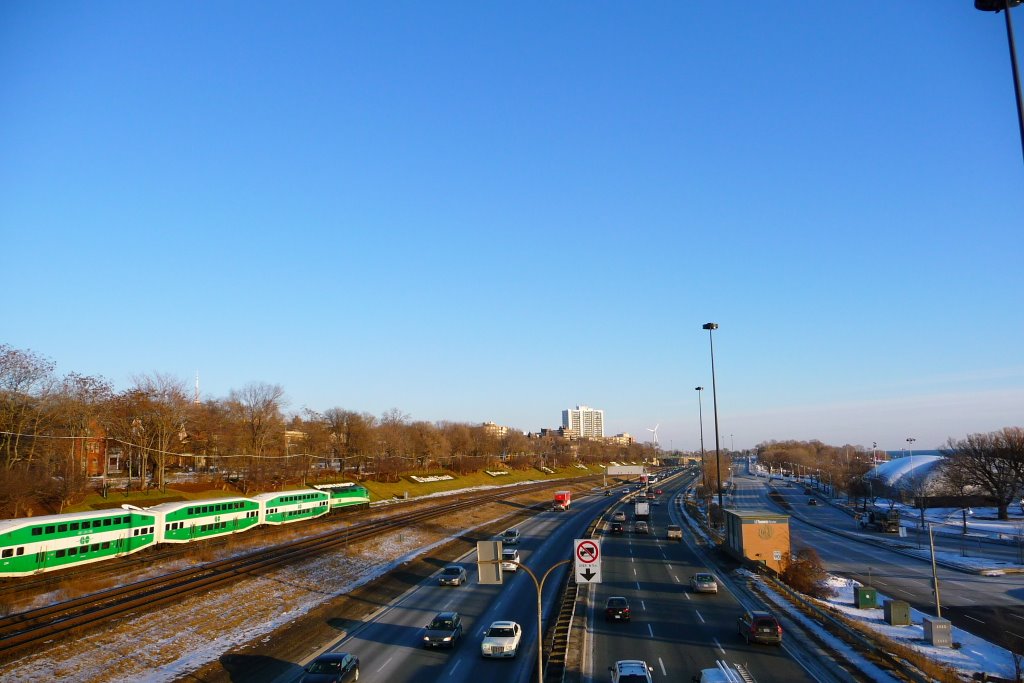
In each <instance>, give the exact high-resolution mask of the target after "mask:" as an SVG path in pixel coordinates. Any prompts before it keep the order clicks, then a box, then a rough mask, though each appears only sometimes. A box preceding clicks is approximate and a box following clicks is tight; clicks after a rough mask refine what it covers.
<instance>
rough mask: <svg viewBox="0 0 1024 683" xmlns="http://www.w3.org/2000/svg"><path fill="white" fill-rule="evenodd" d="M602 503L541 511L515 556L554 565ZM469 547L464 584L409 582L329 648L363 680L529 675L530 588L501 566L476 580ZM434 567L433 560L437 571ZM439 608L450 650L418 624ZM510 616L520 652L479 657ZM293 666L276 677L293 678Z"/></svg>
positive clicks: (553, 595)
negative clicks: (449, 618)
mask: <svg viewBox="0 0 1024 683" xmlns="http://www.w3.org/2000/svg"><path fill="white" fill-rule="evenodd" d="M608 503H609V499H608V498H606V497H605V496H603V495H595V496H585V497H581V498H579V499H577V500H575V501H574V502H573V504H572V509H571V510H569V511H567V512H543V513H541V514H539V515H537V516H536V517H534V518H532V519H531V520H530V521H528V522H525V523H523V524H519V525H518V528H519V529H521V530H522V537H521V541H520V544H519V546H518V548H519V550H520V560H521V562H522V563H524V564H525V565H527V566H528V567H529V568H530V569H532V570H533V571H534V572H535V573H536V574H537V575H538V577H539V576H542V575H543V574H544V572H546V571H547V569H548V568H550V567H551V566H552V565H554V564H555V563H557V562H559V561H562V560H568V559H569V558H570V557H571V555H572V550H573V539H575V538H577V537H581V536H582V534H583V533H584V532H585V530H586V528H587V526H588V524H589V523H590V522H591V521H592V520H593V519H594V517H595V516H596V515H598V514H600V511H601V510H602V509H604V508H605V507H606V506H607V505H608ZM475 561H476V555H475V553H473V554H471V555H469V556H467V557H465V558H462V560H461V562H460V564H462V565H463V566H464V567H465V568H466V570H467V573H468V576H469V582H468V583H467V584H465V585H463V586H459V587H453V586H439V585H438V584H437V579H436V577H434V578H433V579H432V580H429V581H428V582H426V583H424V584H422V585H418V586H413V587H411V588H410V590H409V591H407V592H406V593H405V594H404V595H402V596H401V597H400V598H399V599H398V600H396V601H395V602H394V603H393V604H391V605H388V606H384V607H383V609H382V610H381V611H380V612H379V613H378V614H377V615H376V617H375V618H374V619H373V620H371V621H368V622H367V623H365V624H363V625H362V626H360V627H359V628H357V629H355V630H354V631H353V632H352V633H351V634H350V635H349V636H348V637H346V638H345V639H344V640H342V641H340V642H339V643H338V644H337V645H336V646H335V648H334V649H335V650H340V651H349V652H352V653H354V654H356V655H358V656H359V659H360V669H361V673H362V676H365V677H366V678H365V679H364V680H371V681H381V680H386V681H389V682H391V683H411V682H413V681H422V682H424V683H427V682H430V683H434V682H435V681H445V682H446V683H449V682H450V683H462V682H469V681H494V682H498V681H501V682H502V683H504V682H505V681H509V682H512V681H529V680H530V677H531V676H532V675H533V674H534V672H535V671H536V668H537V658H536V657H537V655H536V653H537V650H536V647H537V625H536V624H537V609H536V605H537V591H536V588H535V584H534V583H533V581H532V580H531V579H530V577H529V576H526V572H525V571H522V570H520V571H518V572H515V573H509V572H505V583H504V584H503V585H500V586H494V585H484V586H482V585H479V583H478V576H477V570H476V565H475ZM440 569H441V565H439V566H438V570H440ZM567 571H569V567H568V566H563V567H561V568H559V569H556V570H555V571H554V572H553V573H552V575H551V577H550V578H549V579H548V580H547V582H546V583H545V590H544V598H543V603H544V607H545V610H546V611H545V620H546V619H547V613H548V611H549V610H553V609H556V608H557V600H556V599H557V596H558V594H559V591H560V589H561V584H562V582H563V581H564V579H565V575H566V574H565V573H566V572H567ZM442 611H455V612H458V613H459V614H460V615H461V617H462V620H463V628H464V631H463V636H462V639H461V642H459V643H458V644H457V645H456V646H455V647H454V648H453V649H451V650H426V649H424V647H423V645H422V637H423V627H424V626H425V625H426V624H427V623H428V622H429V621H430V620H431V619H432V618H433V617H434V615H435V614H437V613H438V612H442ZM506 620H510V621H515V622H518V623H519V624H520V625H521V626H522V629H523V639H522V643H521V645H520V652H519V655H518V656H517V657H516V658H514V659H484V658H482V657H481V656H480V641H481V640H482V639H483V632H484V630H485V629H486V628H487V627H488V626H489V625H490V624H491V622H494V621H506ZM299 676H300V672H299V670H298V667H296V668H295V669H294V670H293V671H292V672H291V673H290V674H289V675H288V676H286V677H283V678H281V679H279V680H280V681H282V683H283V682H284V681H295V680H298V678H299Z"/></svg>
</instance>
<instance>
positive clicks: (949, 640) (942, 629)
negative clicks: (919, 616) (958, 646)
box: [924, 617, 953, 647]
mask: <svg viewBox="0 0 1024 683" xmlns="http://www.w3.org/2000/svg"><path fill="white" fill-rule="evenodd" d="M924 640H925V642H926V643H930V644H931V645H934V646H935V647H953V627H952V626H951V625H950V623H949V619H942V618H941V617H925V618H924Z"/></svg>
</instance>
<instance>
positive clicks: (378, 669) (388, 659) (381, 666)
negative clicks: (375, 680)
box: [377, 657, 394, 671]
mask: <svg viewBox="0 0 1024 683" xmlns="http://www.w3.org/2000/svg"><path fill="white" fill-rule="evenodd" d="M392 659H394V657H388V658H387V659H386V660H384V663H383V664H381V665H380V666H379V667H377V671H381V670H383V669H384V667H386V666H387V665H388V664H390V663H391V660H392Z"/></svg>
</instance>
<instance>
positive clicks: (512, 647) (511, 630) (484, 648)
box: [480, 621, 523, 657]
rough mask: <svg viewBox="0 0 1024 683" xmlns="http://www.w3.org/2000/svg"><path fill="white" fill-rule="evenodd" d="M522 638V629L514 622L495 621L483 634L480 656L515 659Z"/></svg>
mask: <svg viewBox="0 0 1024 683" xmlns="http://www.w3.org/2000/svg"><path fill="white" fill-rule="evenodd" d="M522 637H523V629H522V628H520V627H519V624H517V623H516V622H514V621H496V622H494V623H492V624H491V625H490V626H488V627H487V631H486V632H485V633H484V640H483V642H482V643H480V654H481V655H482V656H484V657H515V656H516V653H518V652H519V640H520V639H521V638H522Z"/></svg>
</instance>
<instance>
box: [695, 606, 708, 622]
mask: <svg viewBox="0 0 1024 683" xmlns="http://www.w3.org/2000/svg"><path fill="white" fill-rule="evenodd" d="M693 611H694V612H696V613H697V618H698V619H700V623H702V624H703V623H705V622H704V617H702V616H701V614H700V610H699V609H695V610H693Z"/></svg>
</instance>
